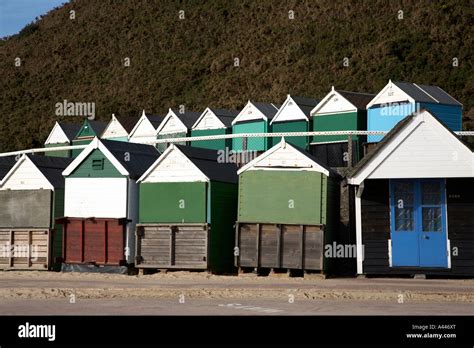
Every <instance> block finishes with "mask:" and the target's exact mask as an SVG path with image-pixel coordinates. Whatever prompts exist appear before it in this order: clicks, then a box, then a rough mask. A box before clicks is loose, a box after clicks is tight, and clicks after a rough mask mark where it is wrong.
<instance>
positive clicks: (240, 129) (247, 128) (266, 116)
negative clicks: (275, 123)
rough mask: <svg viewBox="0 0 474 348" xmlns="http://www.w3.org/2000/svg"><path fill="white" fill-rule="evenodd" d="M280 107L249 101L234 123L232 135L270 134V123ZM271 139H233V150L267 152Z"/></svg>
mask: <svg viewBox="0 0 474 348" xmlns="http://www.w3.org/2000/svg"><path fill="white" fill-rule="evenodd" d="M278 107H279V106H278V105H275V104H271V103H257V102H252V101H250V100H249V101H248V102H247V105H245V107H244V108H243V109H242V111H240V112H239V114H238V115H237V117H236V118H235V119H234V120H233V121H232V134H248V133H269V132H270V131H271V126H270V122H271V120H272V119H273V117H274V116H275V115H276V113H277V112H278ZM271 144H272V139H271V138H270V137H256V138H245V137H243V138H233V139H232V150H234V151H236V152H239V151H266V150H268V149H269V148H270V147H271Z"/></svg>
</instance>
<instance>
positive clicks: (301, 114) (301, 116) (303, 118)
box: [270, 94, 309, 124]
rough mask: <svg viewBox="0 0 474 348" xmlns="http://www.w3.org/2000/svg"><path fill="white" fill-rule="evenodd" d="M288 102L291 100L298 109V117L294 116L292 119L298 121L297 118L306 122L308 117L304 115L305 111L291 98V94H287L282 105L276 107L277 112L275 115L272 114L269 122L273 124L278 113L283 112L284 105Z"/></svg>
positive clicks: (278, 115)
mask: <svg viewBox="0 0 474 348" xmlns="http://www.w3.org/2000/svg"><path fill="white" fill-rule="evenodd" d="M290 102H293V103H294V104H295V105H296V107H297V108H298V109H299V110H300V117H299V118H295V119H292V121H299V120H305V121H306V122H308V121H309V119H308V117H306V115H305V113H304V112H303V110H301V108H300V107H299V105H298V104H297V103H296V102H295V101H294V100H293V98H291V95H289V94H288V96H287V97H286V100H285V102H284V103H283V105H282V106H281V107H280V108H279V109H278V111H277V113H276V114H275V116H273V119H272V120H271V121H270V124H273V122H276V121H277V120H278V118H279V117H280V115H281V114H282V113H283V111H284V109H285V108H286V106H287V105H288V103H290Z"/></svg>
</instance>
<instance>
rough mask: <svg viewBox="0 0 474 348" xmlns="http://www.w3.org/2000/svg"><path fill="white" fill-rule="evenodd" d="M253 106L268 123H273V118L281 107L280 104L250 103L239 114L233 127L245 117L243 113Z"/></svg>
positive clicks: (233, 121) (234, 120)
mask: <svg viewBox="0 0 474 348" xmlns="http://www.w3.org/2000/svg"><path fill="white" fill-rule="evenodd" d="M249 105H253V106H254V107H255V108H256V109H257V110H258V111H259V112H260V114H261V116H262V117H263V118H264V119H265V120H266V121H271V120H272V119H273V117H275V115H276V114H277V112H278V108H279V107H280V105H278V104H272V103H260V102H253V101H250V100H249V101H248V102H247V104H245V106H244V107H243V108H242V110H241V111H240V112H239V114H238V115H237V116H236V117H235V118H234V119H233V120H232V125H234V124H236V123H238V122H240V118H242V117H243V116H244V114H243V112H244V110H245V109H246V108H247V107H248V106H249Z"/></svg>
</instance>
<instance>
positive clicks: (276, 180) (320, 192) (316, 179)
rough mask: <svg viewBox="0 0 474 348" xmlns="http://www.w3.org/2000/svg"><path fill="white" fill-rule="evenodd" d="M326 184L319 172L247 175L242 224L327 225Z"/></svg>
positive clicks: (243, 183) (241, 178)
mask: <svg viewBox="0 0 474 348" xmlns="http://www.w3.org/2000/svg"><path fill="white" fill-rule="evenodd" d="M326 181H327V177H326V176H325V175H323V174H321V173H316V172H304V171H279V170H272V171H269V170H249V171H246V172H244V173H242V174H241V175H240V176H239V209H238V221H241V222H262V223H263V222H268V223H289V224H321V223H324V222H325V219H326V211H325V210H324V206H323V204H324V202H323V201H324V195H326V192H325V190H326V187H325V185H326V183H325V182H326ZM290 200H292V201H293V202H294V204H293V205H291V202H290ZM291 206H293V208H291Z"/></svg>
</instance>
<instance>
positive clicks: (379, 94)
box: [366, 80, 415, 109]
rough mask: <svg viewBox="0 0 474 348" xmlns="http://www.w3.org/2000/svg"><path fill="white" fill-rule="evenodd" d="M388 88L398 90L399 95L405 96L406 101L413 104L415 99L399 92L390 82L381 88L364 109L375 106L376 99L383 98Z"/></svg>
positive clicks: (401, 91)
mask: <svg viewBox="0 0 474 348" xmlns="http://www.w3.org/2000/svg"><path fill="white" fill-rule="evenodd" d="M390 87H392V88H394V89H396V90H398V91H399V92H400V93H402V94H404V95H405V96H406V99H407V100H408V101H409V102H410V103H414V102H415V99H413V98H412V97H410V96H409V95H408V94H406V93H405V92H404V91H403V90H401V89H400V88H399V87H398V86H397V85H395V84H394V83H393V82H392V81H391V80H389V81H388V83H387V84H386V85H385V87H384V88H382V90H381V91H380V92H379V93H378V94H377V95H376V96H375V97H374V98H373V99H372V100H371V101H370V102H369V104H367V107H366V109H369V108H370V107H371V106H373V105H376V104H379V103H377V101H378V99H379V98H380V97H381V96H383V95H384V94H385V92H386V91H387V89H389V88H390Z"/></svg>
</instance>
